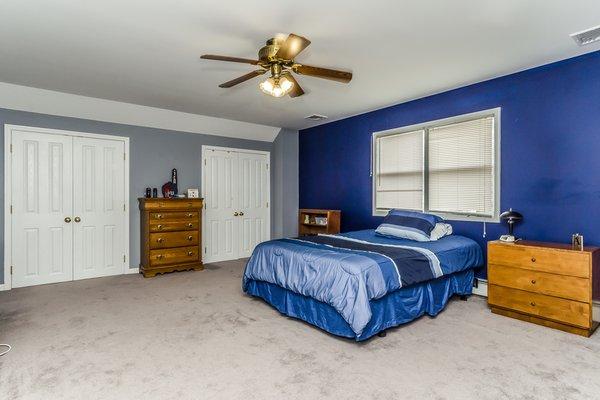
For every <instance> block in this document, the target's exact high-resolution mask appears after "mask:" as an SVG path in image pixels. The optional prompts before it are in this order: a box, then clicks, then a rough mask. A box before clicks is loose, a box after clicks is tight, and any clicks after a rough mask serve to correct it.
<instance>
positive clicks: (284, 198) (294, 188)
mask: <svg viewBox="0 0 600 400" xmlns="http://www.w3.org/2000/svg"><path fill="white" fill-rule="evenodd" d="M272 154H273V157H272V164H273V170H274V175H273V182H274V187H275V190H272V192H271V193H272V197H273V204H274V207H273V212H274V213H275V214H276V215H278V216H280V217H279V218H274V219H273V220H274V221H275V224H274V225H273V237H274V238H280V237H290V236H297V235H298V131H294V130H290V129H282V130H281V131H280V132H279V135H277V138H276V139H275V142H274V143H273V153H272Z"/></svg>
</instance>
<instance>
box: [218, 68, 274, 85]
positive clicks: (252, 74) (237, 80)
mask: <svg viewBox="0 0 600 400" xmlns="http://www.w3.org/2000/svg"><path fill="white" fill-rule="evenodd" d="M265 72H267V71H266V70H264V69H257V70H256V71H252V72H249V73H247V74H246V75H242V76H240V77H239V78H235V79H232V80H230V81H228V82H225V83H221V84H220V85H219V87H220V88H230V87H232V86H235V85H237V84H238V83H242V82H245V81H247V80H248V79H252V78H255V77H257V76H259V75H262V74H264V73H265Z"/></svg>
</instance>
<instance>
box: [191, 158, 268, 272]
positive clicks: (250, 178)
mask: <svg viewBox="0 0 600 400" xmlns="http://www.w3.org/2000/svg"><path fill="white" fill-rule="evenodd" d="M203 159H204V163H203V166H204V169H203V182H202V184H203V196H204V204H205V212H204V219H203V224H204V235H203V242H204V243H203V245H204V257H203V261H204V262H205V263H210V262H217V261H224V260H233V259H237V258H244V257H249V256H250V255H251V254H252V251H253V250H254V247H255V246H256V245H257V244H258V243H261V242H263V241H265V240H268V239H269V238H270V232H271V228H270V218H269V212H270V209H269V196H270V195H269V192H270V179H269V156H268V154H266V153H254V152H246V151H243V150H239V151H237V150H230V149H227V150H220V149H217V148H205V149H204V150H203Z"/></svg>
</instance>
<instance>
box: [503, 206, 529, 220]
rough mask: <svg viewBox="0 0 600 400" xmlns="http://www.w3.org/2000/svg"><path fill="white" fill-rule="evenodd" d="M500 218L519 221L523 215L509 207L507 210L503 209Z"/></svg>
mask: <svg viewBox="0 0 600 400" xmlns="http://www.w3.org/2000/svg"><path fill="white" fill-rule="evenodd" d="M500 219H502V220H504V221H508V222H510V221H513V222H516V221H520V220H522V219H523V215H521V213H518V212H516V211H514V210H513V209H512V208H509V209H508V211H504V212H503V213H502V214H500Z"/></svg>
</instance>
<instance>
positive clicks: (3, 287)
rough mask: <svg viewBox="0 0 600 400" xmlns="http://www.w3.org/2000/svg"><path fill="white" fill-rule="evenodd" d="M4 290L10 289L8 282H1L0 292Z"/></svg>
mask: <svg viewBox="0 0 600 400" xmlns="http://www.w3.org/2000/svg"><path fill="white" fill-rule="evenodd" d="M4 290H10V286H9V285H8V283H3V284H1V285H0V292H2V291H4Z"/></svg>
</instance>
